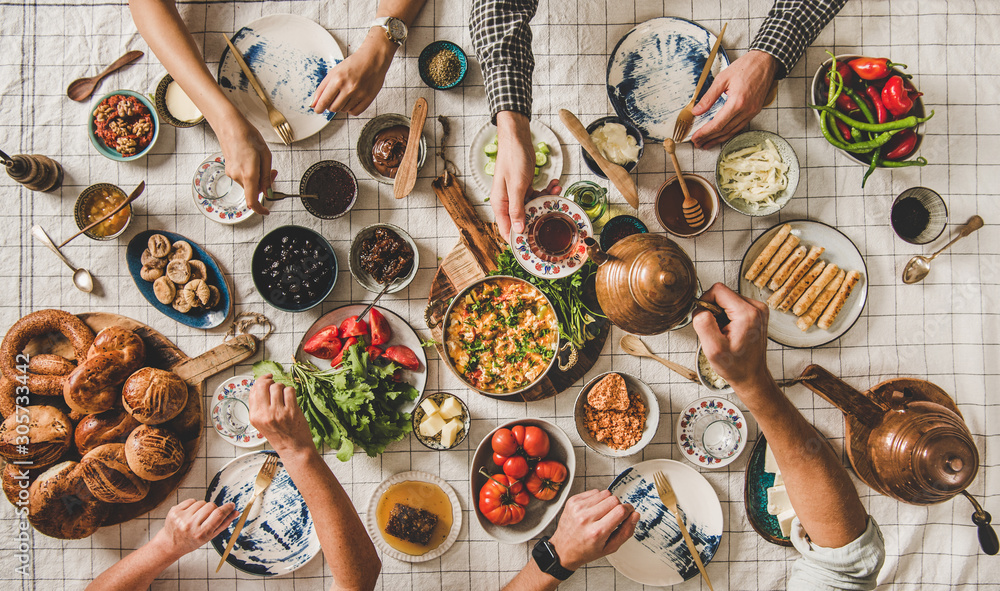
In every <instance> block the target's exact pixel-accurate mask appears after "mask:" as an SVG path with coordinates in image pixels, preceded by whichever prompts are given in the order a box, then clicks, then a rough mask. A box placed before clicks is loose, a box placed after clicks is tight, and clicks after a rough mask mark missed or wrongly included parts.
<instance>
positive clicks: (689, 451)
mask: <svg viewBox="0 0 1000 591" xmlns="http://www.w3.org/2000/svg"><path fill="white" fill-rule="evenodd" d="M706 416H716V417H718V418H719V419H721V420H724V421H729V422H731V423H732V424H733V426H735V428H736V431H737V433H738V437H737V438H736V439H737V441H736V450H735V452H733V453H732V455H730V456H729V457H727V458H724V459H721V458H717V457H712V456H711V455H709V454H708V453H707V452H706V451H705V449H704V448H703V447H702V446H701V444H700V443H699V442H698V441H697V437H696V434H695V433H694V430H695V427H696V426H697V424H698V423H699V420H700V419H702V418H703V417H706ZM674 431H675V432H676V433H677V447H678V448H680V450H681V455H682V456H684V459H686V460H687V461H689V462H691V463H692V464H694V465H696V466H698V467H700V468H721V467H723V466H727V465H729V464H731V463H733V462H735V461H736V459H737V458H738V457H740V454H742V453H743V450H744V449H746V446H747V421H746V419H745V418H744V417H743V413H742V412H741V411H740V409H739V408H737V407H736V405H735V404H733V403H732V402H730V401H728V400H726V399H724V398H719V397H717V396H709V397H707V398H702V399H700V400H695V401H694V402H692V403H691V404H689V405H688V406H687V408H685V410H684V411H682V412H681V413H680V414H679V415H678V417H677V425H676V428H675V430H674Z"/></svg>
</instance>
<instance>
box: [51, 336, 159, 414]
mask: <svg viewBox="0 0 1000 591" xmlns="http://www.w3.org/2000/svg"><path fill="white" fill-rule="evenodd" d="M145 359H146V346H145V344H144V343H143V341H142V339H141V338H139V336H138V335H136V334H135V333H134V332H132V331H130V330H126V329H124V328H119V327H116V326H112V327H108V328H105V329H104V330H102V331H101V332H99V333H98V334H97V337H96V338H94V344H93V345H91V346H90V350H89V351H88V353H87V360H86V361H84V362H83V363H81V364H80V365H79V366H78V367H77V368H76V369H74V370H73V371H72V372H71V373H70V374H69V375H68V376H66V384H65V386H64V388H63V398H65V399H66V404H68V405H69V407H70V408H71V409H73V410H75V411H76V412H81V413H84V414H93V413H99V412H104V411H106V410H109V409H111V408H113V407H114V406H115V405H117V404H118V391H117V387H118V386H120V385H121V384H122V382H124V381H125V378H127V377H129V376H130V375H132V372H134V371H135V370H137V369H139V368H140V367H142V364H143V363H144V362H145Z"/></svg>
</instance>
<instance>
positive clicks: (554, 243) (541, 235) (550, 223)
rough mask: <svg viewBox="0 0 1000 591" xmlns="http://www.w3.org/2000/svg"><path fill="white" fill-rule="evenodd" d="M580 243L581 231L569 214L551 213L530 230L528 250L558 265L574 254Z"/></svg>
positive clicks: (537, 221)
mask: <svg viewBox="0 0 1000 591" xmlns="http://www.w3.org/2000/svg"><path fill="white" fill-rule="evenodd" d="M579 241H580V229H579V228H577V226H576V222H575V221H573V218H571V217H570V216H569V215H568V214H565V213H563V212H561V211H550V212H548V213H546V214H544V215H542V216H539V217H538V218H537V219H536V220H535V221H534V222H532V224H531V226H530V227H529V228H528V248H530V249H531V252H532V253H534V255H535V256H537V257H538V258H540V259H542V260H543V261H548V262H550V263H557V262H559V261H562V260H563V259H565V258H567V257H569V256H570V255H571V254H573V251H574V250H575V248H576V245H577V243H578V242H579Z"/></svg>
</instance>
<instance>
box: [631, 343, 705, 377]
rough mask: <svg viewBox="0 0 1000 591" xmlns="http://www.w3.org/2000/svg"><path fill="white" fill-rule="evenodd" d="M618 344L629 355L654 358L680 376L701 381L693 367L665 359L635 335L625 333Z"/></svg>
mask: <svg viewBox="0 0 1000 591" xmlns="http://www.w3.org/2000/svg"><path fill="white" fill-rule="evenodd" d="M619 344H620V345H621V347H622V350H623V351H625V352H626V353H628V354H629V355H633V356H635V357H648V358H650V359H654V360H656V361H659V362H660V363H662V364H663V365H665V366H666V367H667V368H668V369H670V370H672V371H675V372H677V374H678V375H680V376H681V377H683V378H687V379H689V380H691V381H692V382H694V383H696V384H700V383H701V382H700V381H698V374H696V373H695V372H694V370H693V369H688V368H686V367H684V366H683V365H678V364H676V363H674V362H673V361H667V360H666V359H664V358H662V357H659V356H657V355H655V354H654V353H653V352H652V351H650V350H649V347H648V346H646V343H644V342H642V340H641V339H640V338H639V337H637V336H635V335H630V334H627V335H625V336H623V337H622V340H621V341H620V342H619Z"/></svg>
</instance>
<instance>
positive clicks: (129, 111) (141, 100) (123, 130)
mask: <svg viewBox="0 0 1000 591" xmlns="http://www.w3.org/2000/svg"><path fill="white" fill-rule="evenodd" d="M88 128H89V132H88V133H89V136H90V143H92V144H94V147H95V148H97V151H98V152H100V153H101V155H102V156H105V157H107V158H110V159H112V160H115V161H117V162H130V161H132V160H138V159H139V158H142V157H143V156H145V155H146V154H147V153H148V152H149V151H150V150H151V149H152V148H153V144H155V143H156V140H157V138H158V137H159V135H160V119H159V117H158V116H157V114H156V108H155V107H154V106H153V103H152V102H150V100H149V99H148V98H147V97H145V96H143V95H141V94H139V93H138V92H133V91H131V90H116V91H114V92H111V93H109V94H106V95H104V96H103V97H102V98H101V100H99V101H98V102H97V106H96V107H94V108H93V109H92V110H91V111H90V113H89V114H88Z"/></svg>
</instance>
